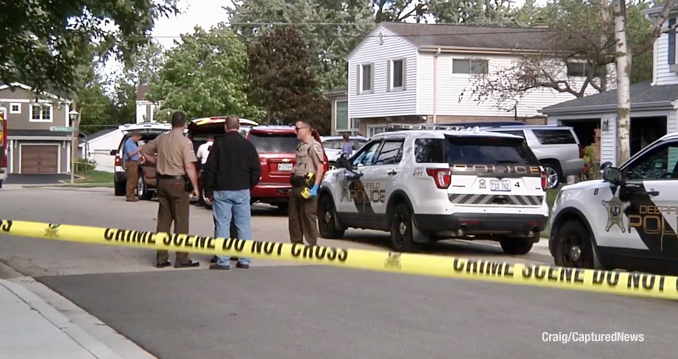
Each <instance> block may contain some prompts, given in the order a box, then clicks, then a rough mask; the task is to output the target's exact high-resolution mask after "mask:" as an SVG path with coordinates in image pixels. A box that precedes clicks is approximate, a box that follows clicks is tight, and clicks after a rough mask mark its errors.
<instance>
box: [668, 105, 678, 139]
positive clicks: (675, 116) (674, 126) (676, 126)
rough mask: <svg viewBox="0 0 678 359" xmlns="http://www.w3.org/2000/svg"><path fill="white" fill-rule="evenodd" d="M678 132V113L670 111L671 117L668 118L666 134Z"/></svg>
mask: <svg viewBox="0 0 678 359" xmlns="http://www.w3.org/2000/svg"><path fill="white" fill-rule="evenodd" d="M674 132H678V113H676V110H673V111H669V115H668V116H667V117H666V133H667V134H668V133H674Z"/></svg>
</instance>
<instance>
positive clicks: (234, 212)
mask: <svg viewBox="0 0 678 359" xmlns="http://www.w3.org/2000/svg"><path fill="white" fill-rule="evenodd" d="M224 126H225V128H226V134H225V135H224V136H222V137H220V138H218V139H217V140H216V141H215V142H214V144H213V145H212V149H211V150H210V153H209V156H208V157H207V162H206V163H205V169H204V172H203V178H204V184H203V188H204V189H205V196H206V197H207V198H209V199H210V201H211V202H212V215H213V216H214V223H215V227H216V228H215V229H216V230H215V234H216V236H217V237H220V238H228V237H230V228H231V222H233V223H235V227H236V229H237V232H238V239H244V240H251V239H252V226H251V212H250V190H251V189H252V188H254V186H256V185H257V183H259V178H260V177H261V163H260V162H259V153H257V149H256V148H255V147H254V145H253V144H252V142H250V141H248V140H247V139H246V138H245V137H243V136H242V135H241V134H240V133H239V132H238V131H239V130H240V119H239V118H238V116H235V115H231V116H228V117H227V118H226V123H225V125H224ZM236 267H238V268H249V267H250V259H249V258H238V264H237V265H236ZM230 268H231V264H230V258H229V257H228V256H218V258H217V261H216V263H214V264H212V265H210V269H230Z"/></svg>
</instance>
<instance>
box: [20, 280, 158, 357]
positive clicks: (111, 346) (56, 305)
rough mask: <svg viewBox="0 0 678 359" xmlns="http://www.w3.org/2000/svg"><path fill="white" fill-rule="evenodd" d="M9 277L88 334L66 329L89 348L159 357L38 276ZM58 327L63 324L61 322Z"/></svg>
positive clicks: (121, 354)
mask: <svg viewBox="0 0 678 359" xmlns="http://www.w3.org/2000/svg"><path fill="white" fill-rule="evenodd" d="M9 281H10V282H13V283H15V285H19V286H21V287H22V288H24V290H25V291H28V292H30V293H31V294H32V295H33V296H35V297H36V298H39V300H40V301H41V302H42V303H44V305H46V306H47V307H49V310H50V311H52V312H56V313H57V314H58V315H59V316H60V317H62V318H63V320H65V321H66V322H68V323H69V324H70V326H71V327H75V328H76V329H75V331H76V333H78V334H84V335H83V336H81V337H77V338H76V337H73V335H71V334H70V333H68V332H67V333H66V334H68V335H69V336H71V337H73V338H74V340H76V341H77V342H78V343H79V344H80V345H82V346H83V347H84V348H85V349H87V350H89V351H90V352H92V353H93V354H94V355H95V356H96V357H97V358H100V359H122V358H134V359H158V358H157V357H155V356H153V355H152V354H150V353H149V352H147V351H146V350H144V349H143V348H141V347H140V346H139V345H137V344H136V343H135V342H133V341H132V340H130V339H128V338H127V337H125V336H123V335H121V334H120V333H118V332H116V331H115V330H114V329H113V328H111V327H109V326H108V325H107V324H105V323H104V322H102V321H101V320H99V318H97V317H95V316H93V315H91V314H89V313H88V312H86V311H85V310H83V309H82V308H80V307H78V306H77V305H76V304H75V303H73V302H71V301H70V300H68V299H67V298H65V297H63V296H62V295H60V294H59V293H57V292H55V291H53V290H52V289H50V288H49V287H47V286H46V285H44V284H42V283H41V282H40V281H38V280H36V279H35V278H33V277H27V276H25V277H20V278H13V279H11V280H9ZM62 313H64V314H62ZM66 315H67V316H66ZM48 319H49V318H48ZM50 321H51V320H50ZM58 327H59V328H61V326H58ZM81 340H82V341H81ZM92 349H98V350H99V351H96V352H95V351H94V350H92Z"/></svg>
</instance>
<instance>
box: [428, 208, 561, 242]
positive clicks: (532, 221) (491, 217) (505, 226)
mask: <svg viewBox="0 0 678 359" xmlns="http://www.w3.org/2000/svg"><path fill="white" fill-rule="evenodd" d="M414 218H415V221H416V223H417V227H418V228H419V229H420V230H422V231H426V232H432V233H435V232H452V233H450V235H453V236H455V237H464V236H466V235H510V234H514V235H516V236H521V237H522V236H524V237H527V238H532V239H533V242H534V243H537V242H538V241H539V236H538V235H537V234H538V233H539V232H541V231H542V230H544V229H545V228H546V224H547V223H548V217H546V216H542V215H538V214H497V213H487V214H477V213H455V214H449V215H444V214H415V215H414Z"/></svg>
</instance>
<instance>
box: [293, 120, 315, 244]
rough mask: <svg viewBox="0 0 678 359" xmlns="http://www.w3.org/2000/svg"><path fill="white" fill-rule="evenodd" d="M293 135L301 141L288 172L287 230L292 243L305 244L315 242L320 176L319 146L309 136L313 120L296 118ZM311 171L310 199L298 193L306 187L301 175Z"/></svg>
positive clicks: (311, 134) (303, 175)
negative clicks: (294, 162)
mask: <svg viewBox="0 0 678 359" xmlns="http://www.w3.org/2000/svg"><path fill="white" fill-rule="evenodd" d="M295 130H296V132H297V138H298V139H300V140H301V142H300V143H299V145H298V146H297V151H296V157H297V158H296V160H297V161H296V164H295V165H294V170H293V173H292V180H291V182H292V192H291V193H290V204H289V212H290V214H289V230H290V240H291V241H292V243H299V244H303V243H304V237H306V241H307V242H308V244H309V245H311V246H315V245H316V244H317V242H318V190H319V189H320V183H321V182H322V179H323V171H324V166H323V152H324V151H323V147H322V145H321V144H320V142H318V141H316V139H315V138H314V137H313V130H314V128H313V123H312V122H311V121H309V120H300V121H297V123H296V128H295ZM309 172H313V173H314V174H315V183H314V184H313V185H312V187H311V198H309V199H306V198H304V197H302V196H301V192H302V191H303V190H304V188H305V187H307V184H306V178H305V176H306V175H307V174H308V173H309Z"/></svg>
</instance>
